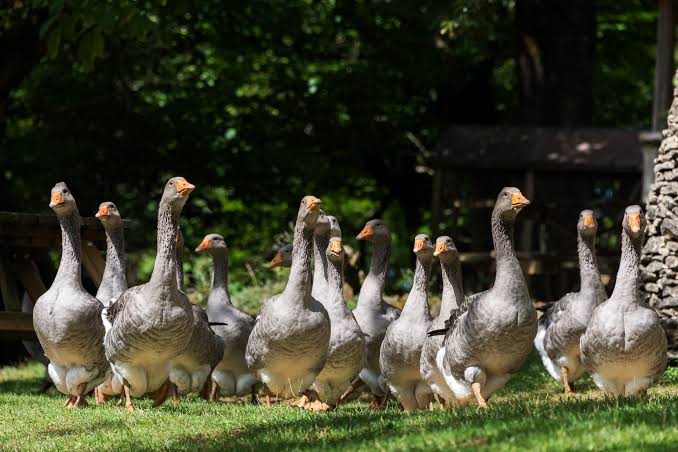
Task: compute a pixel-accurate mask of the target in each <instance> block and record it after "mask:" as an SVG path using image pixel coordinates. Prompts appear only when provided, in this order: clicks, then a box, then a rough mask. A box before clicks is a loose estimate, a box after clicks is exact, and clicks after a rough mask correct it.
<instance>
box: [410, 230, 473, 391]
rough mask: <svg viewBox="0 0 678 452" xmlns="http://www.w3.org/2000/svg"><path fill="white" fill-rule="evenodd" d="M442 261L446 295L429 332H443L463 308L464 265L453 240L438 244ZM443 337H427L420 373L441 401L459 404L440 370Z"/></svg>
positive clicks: (442, 241)
mask: <svg viewBox="0 0 678 452" xmlns="http://www.w3.org/2000/svg"><path fill="white" fill-rule="evenodd" d="M433 254H434V256H438V257H439V259H440V267H441V269H442V277H443V294H442V300H441V304H440V313H439V314H438V317H436V318H435V319H433V322H432V323H431V328H430V330H436V329H439V328H443V327H444V326H445V322H446V321H447V320H449V318H450V317H451V316H452V315H453V312H454V313H455V314H454V315H459V313H460V310H461V309H462V307H463V306H464V293H463V290H462V287H461V265H460V263H459V252H458V251H457V247H456V246H455V245H454V242H453V241H452V239H451V238H450V237H447V236H442V237H438V239H437V240H436V250H435V252H434V253H433ZM444 339H445V338H444V337H443V336H427V337H426V339H425V341H424V346H423V347H422V350H421V360H420V363H419V371H420V372H421V377H422V378H423V379H424V381H425V382H426V383H427V384H428V385H429V386H430V387H431V391H432V392H433V393H434V394H436V395H438V397H440V398H442V399H443V400H444V401H445V402H446V403H454V402H455V401H456V399H455V397H454V393H453V392H452V390H451V389H450V387H449V386H448V385H447V382H446V381H445V377H443V374H442V372H441V371H440V369H439V368H438V364H437V359H438V353H439V352H440V350H441V349H442V347H443V340H444Z"/></svg>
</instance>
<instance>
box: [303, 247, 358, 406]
mask: <svg viewBox="0 0 678 452" xmlns="http://www.w3.org/2000/svg"><path fill="white" fill-rule="evenodd" d="M326 259H327V261H328V262H327V290H328V291H327V293H326V294H325V297H324V298H323V300H322V304H323V306H325V309H327V312H328V314H329V317H330V324H331V335H330V343H329V352H328V355H327V361H326V362H325V366H324V367H323V369H322V370H321V371H320V373H319V374H318V376H317V377H316V379H315V381H314V383H313V385H312V386H311V388H312V389H314V390H315V391H316V392H317V393H318V398H319V399H320V402H321V406H320V409H328V408H333V407H335V406H336V405H337V403H338V401H339V398H340V397H341V395H342V394H343V392H344V391H345V390H346V389H347V388H348V387H349V385H350V384H351V380H352V379H353V378H354V377H355V376H356V375H358V372H360V369H361V367H362V364H363V355H364V353H365V341H364V338H363V332H362V331H361V330H360V327H359V326H358V323H357V322H356V320H355V317H353V314H352V313H351V311H350V310H349V309H348V308H347V307H346V303H345V301H344V294H343V285H344V278H343V265H344V248H343V245H342V242H341V238H340V237H332V238H331V239H330V240H329V243H328V245H327V249H326Z"/></svg>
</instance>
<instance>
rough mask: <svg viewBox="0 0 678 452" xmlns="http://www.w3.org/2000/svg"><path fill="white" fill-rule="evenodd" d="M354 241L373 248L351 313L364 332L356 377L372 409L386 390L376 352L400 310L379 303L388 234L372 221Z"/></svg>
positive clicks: (381, 224) (388, 249) (387, 255)
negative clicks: (362, 356) (373, 400)
mask: <svg viewBox="0 0 678 452" xmlns="http://www.w3.org/2000/svg"><path fill="white" fill-rule="evenodd" d="M357 239H358V240H367V241H369V242H371V243H372V245H373V246H374V251H373V253H372V262H371V264H370V271H369V273H368V274H367V277H366V278H365V281H364V282H363V284H362V287H361V288H360V293H359V294H358V304H357V306H356V308H355V309H354V310H353V314H354V315H355V319H356V321H357V322H358V326H359V327H360V329H361V330H362V331H363V333H365V362H364V365H363V368H362V369H361V370H360V374H359V377H360V379H361V380H362V381H363V382H365V383H366V384H367V385H368V386H369V387H370V390H371V392H372V394H374V395H375V396H376V397H377V402H376V403H375V404H374V405H372V406H373V407H376V406H379V405H381V404H383V402H384V401H385V400H386V398H387V390H388V388H387V385H386V381H385V380H384V377H383V375H382V372H381V367H380V365H379V350H380V348H381V343H382V341H383V340H384V335H385V334H386V329H387V328H388V326H389V325H390V324H391V322H392V321H393V320H395V319H397V318H398V316H399V315H400V309H398V308H395V307H393V306H391V305H389V304H387V303H385V302H384V300H383V294H384V284H385V283H386V275H387V273H388V268H389V263H388V262H389V259H390V257H391V231H389V229H388V226H386V223H384V222H383V221H382V220H379V219H374V220H370V221H368V222H367V223H366V224H365V226H364V227H363V229H362V230H361V231H360V233H359V234H358V236H357Z"/></svg>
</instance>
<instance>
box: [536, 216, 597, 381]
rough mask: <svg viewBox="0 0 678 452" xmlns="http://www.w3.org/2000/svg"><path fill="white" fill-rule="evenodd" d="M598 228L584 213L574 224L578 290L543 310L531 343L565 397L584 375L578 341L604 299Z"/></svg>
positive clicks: (593, 219)
mask: <svg viewBox="0 0 678 452" xmlns="http://www.w3.org/2000/svg"><path fill="white" fill-rule="evenodd" d="M597 228H598V225H597V223H596V220H595V218H594V217H593V212H592V211H591V210H583V211H582V212H581V213H580V215H579V221H578V223H577V243H578V246H577V249H578V257H579V273H580V280H581V289H580V291H579V292H573V293H568V294H567V295H565V296H564V297H563V298H561V299H560V300H558V301H557V302H555V303H554V304H553V305H552V306H550V307H549V308H548V309H547V310H546V312H545V313H544V315H542V316H541V318H540V319H539V328H538V330H537V337H536V338H535V340H534V344H535V347H536V348H537V351H539V354H540V355H541V358H542V361H543V363H544V367H545V368H546V370H547V371H548V372H549V374H550V375H551V376H552V377H553V378H554V379H555V380H557V381H561V382H563V385H564V386H565V392H566V393H569V392H571V387H570V384H571V383H574V382H575V381H576V380H578V379H579V378H581V377H582V376H583V375H584V373H585V368H584V366H583V364H582V363H581V358H580V349H579V340H580V338H581V336H582V334H584V331H586V327H587V325H588V323H589V320H590V319H591V315H592V314H593V310H594V309H595V308H596V306H598V305H599V304H600V303H602V302H603V301H605V299H606V298H607V295H606V293H605V288H604V287H603V283H602V282H601V281H600V273H599V271H598V265H597V263H596V251H595V238H596V230H597Z"/></svg>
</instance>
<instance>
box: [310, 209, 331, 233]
mask: <svg viewBox="0 0 678 452" xmlns="http://www.w3.org/2000/svg"><path fill="white" fill-rule="evenodd" d="M330 228H331V224H330V218H329V216H328V215H327V214H326V213H325V211H324V210H322V209H320V211H319V213H318V221H316V223H315V229H313V233H314V234H315V235H318V236H323V235H325V234H327V233H328V232H330Z"/></svg>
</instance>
